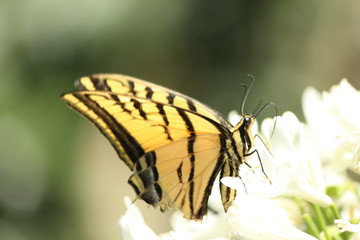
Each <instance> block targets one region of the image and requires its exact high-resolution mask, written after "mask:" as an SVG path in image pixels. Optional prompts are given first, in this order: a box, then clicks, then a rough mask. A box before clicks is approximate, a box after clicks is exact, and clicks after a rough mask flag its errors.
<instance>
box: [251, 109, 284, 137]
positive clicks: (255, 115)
mask: <svg viewBox="0 0 360 240" xmlns="http://www.w3.org/2000/svg"><path fill="white" fill-rule="evenodd" d="M270 106H272V107H274V109H275V117H274V127H273V129H272V131H271V135H270V139H271V138H272V136H273V135H274V132H275V127H276V122H277V118H276V116H277V115H278V109H277V107H276V105H275V103H273V102H268V103H266V104H265V105H264V106H262V108H260V109H259V110H258V111H257V112H256V113H255V114H254V118H256V117H257V116H258V115H259V114H260V113H261V112H262V111H264V110H265V109H267V108H268V107H270Z"/></svg>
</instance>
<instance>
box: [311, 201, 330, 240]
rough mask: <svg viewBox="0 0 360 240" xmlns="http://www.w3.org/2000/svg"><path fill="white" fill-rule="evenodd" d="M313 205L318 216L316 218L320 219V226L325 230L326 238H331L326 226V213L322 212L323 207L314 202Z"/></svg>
mask: <svg viewBox="0 0 360 240" xmlns="http://www.w3.org/2000/svg"><path fill="white" fill-rule="evenodd" d="M311 206H312V208H313V210H314V213H315V217H316V220H317V221H318V225H319V228H320V230H322V231H323V232H324V235H325V239H327V240H331V238H330V235H329V232H328V230H327V228H326V223H325V219H324V215H323V213H322V212H321V208H320V207H319V206H317V205H314V204H311Z"/></svg>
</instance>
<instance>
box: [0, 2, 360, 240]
mask: <svg viewBox="0 0 360 240" xmlns="http://www.w3.org/2000/svg"><path fill="white" fill-rule="evenodd" d="M359 12H360V2H359V1H356V0H353V1H351V0H349V1H335V0H326V1H325V0H323V1H309V0H305V1H264V0H263V1H244V0H242V1H241V0H238V1H236V0H226V1H214V0H206V1H205V0H198V1H191V0H174V1H166V0H148V1H140V0H102V1H95V0H77V1H70V0H62V1H54V0H29V1H20V0H0V73H1V75H0V83H1V87H0V239H7V240H8V239H11V240H12V239H19V240H23V239H24V240H25V239H37V240H42V239H54V240H56V239H87V240H93V239H94V240H95V239H119V235H118V226H117V221H118V219H119V217H120V216H121V215H122V214H123V213H124V212H125V207H124V203H123V197H124V196H125V195H129V196H130V197H131V198H132V199H134V197H135V194H134V193H133V191H132V189H131V187H130V186H129V185H128V184H127V183H126V181H127V178H128V177H129V175H130V171H129V170H128V169H126V166H125V165H124V164H123V163H122V162H121V161H120V160H119V159H118V158H117V156H116V154H115V152H114V151H113V150H112V148H111V146H110V144H108V142H107V141H106V140H105V138H103V137H102V136H101V135H100V133H99V132H98V130H97V129H96V128H95V127H93V126H91V124H89V122H88V121H87V120H85V119H84V118H82V117H80V116H79V115H77V114H76V113H75V112H74V111H71V110H70V109H68V108H67V107H66V105H65V103H64V102H62V101H61V100H60V98H59V96H60V94H61V93H63V92H67V91H71V90H74V86H73V82H74V80H75V79H76V78H78V77H80V76H82V75H86V74H90V73H108V72H111V73H124V74H128V75H132V76H136V77H139V78H143V79H146V80H148V81H152V82H154V83H157V84H161V85H165V86H167V87H169V88H172V89H175V90H177V91H180V92H183V93H185V94H187V95H190V96H192V97H194V98H196V99H198V100H200V101H202V102H204V103H206V104H208V105H210V106H212V107H214V108H215V109H218V110H219V111H220V112H221V113H223V114H225V115H227V113H228V112H229V111H230V110H232V109H237V110H239V109H240V102H241V97H242V92H243V89H242V88H241V87H240V84H241V83H247V82H248V81H249V80H248V78H247V77H246V75H247V74H248V73H251V74H252V75H254V76H255V78H256V80H255V84H254V87H253V89H252V91H251V93H250V95H249V98H248V101H247V103H246V110H247V111H248V112H252V111H253V110H254V109H255V108H256V106H258V104H259V103H260V102H268V101H272V102H275V103H276V105H277V108H278V111H279V113H282V112H284V111H286V110H291V111H293V112H295V113H296V114H297V115H298V116H299V118H300V119H302V113H301V94H302V91H303V90H304V89H305V88H306V87H307V86H309V85H313V86H315V87H316V88H317V89H319V90H327V89H329V87H330V86H331V85H333V84H335V83H338V82H339V81H340V79H341V78H343V77H347V78H348V80H349V81H350V82H351V84H353V85H354V86H356V87H357V88H358V89H359V88H360V14H359ZM354 107H358V103H354ZM273 115H274V111H273V110H268V111H265V112H264V113H263V117H266V116H273ZM136 204H137V205H139V206H140V207H141V209H142V212H143V213H144V215H145V221H146V222H147V223H149V225H150V226H151V227H153V228H154V229H155V231H156V232H158V233H160V232H163V231H167V230H168V229H169V220H168V214H162V213H159V211H157V210H153V209H152V208H150V207H147V206H146V204H144V203H142V202H140V201H138V202H136Z"/></svg>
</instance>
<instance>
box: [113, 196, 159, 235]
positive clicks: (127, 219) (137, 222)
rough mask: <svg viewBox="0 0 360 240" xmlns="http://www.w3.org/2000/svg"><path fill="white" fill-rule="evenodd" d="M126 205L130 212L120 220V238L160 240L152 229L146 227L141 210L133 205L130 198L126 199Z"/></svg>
mask: <svg viewBox="0 0 360 240" xmlns="http://www.w3.org/2000/svg"><path fill="white" fill-rule="evenodd" d="M124 201H125V205H126V206H127V208H128V210H127V211H126V213H125V214H124V215H123V216H122V217H121V218H120V219H119V227H120V236H121V239H124V240H125V239H126V240H143V239H149V240H160V239H161V238H160V237H158V236H157V235H156V234H155V233H154V231H153V230H151V228H150V227H149V226H148V225H146V223H145V222H144V219H143V217H142V215H141V212H140V210H139V209H138V208H137V207H136V206H135V205H134V204H131V200H130V198H129V197H125V198H124Z"/></svg>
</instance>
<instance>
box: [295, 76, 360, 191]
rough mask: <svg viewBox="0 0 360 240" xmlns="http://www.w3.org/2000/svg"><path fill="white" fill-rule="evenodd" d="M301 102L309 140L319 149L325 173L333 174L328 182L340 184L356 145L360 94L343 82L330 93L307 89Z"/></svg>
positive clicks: (357, 141)
mask: <svg viewBox="0 0 360 240" xmlns="http://www.w3.org/2000/svg"><path fill="white" fill-rule="evenodd" d="M302 102H303V104H302V105H303V110H304V115H305V118H306V121H307V123H308V125H309V127H310V128H311V131H312V132H313V134H314V135H313V136H314V137H313V139H311V140H313V141H312V142H313V143H314V145H316V147H317V148H318V149H319V151H320V154H321V157H322V161H323V162H324V164H325V167H327V168H330V171H327V174H328V173H329V172H332V174H331V175H330V174H328V175H330V176H328V178H327V181H328V182H329V184H338V183H341V181H343V180H342V176H344V170H345V169H346V168H347V167H349V166H350V165H351V161H352V159H353V155H354V151H355V149H356V147H357V146H358V144H359V136H360V108H359V107H358V106H357V104H358V103H359V102H360V92H359V91H357V90H356V89H354V88H353V87H352V86H351V85H350V84H349V83H348V82H347V80H346V79H343V80H342V81H341V82H340V84H339V85H336V86H333V87H332V88H331V89H330V91H329V92H323V93H319V92H318V91H317V90H315V89H314V88H312V87H308V88H307V89H306V90H305V91H304V94H303V100H302ZM334 173H337V174H338V176H334Z"/></svg>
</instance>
